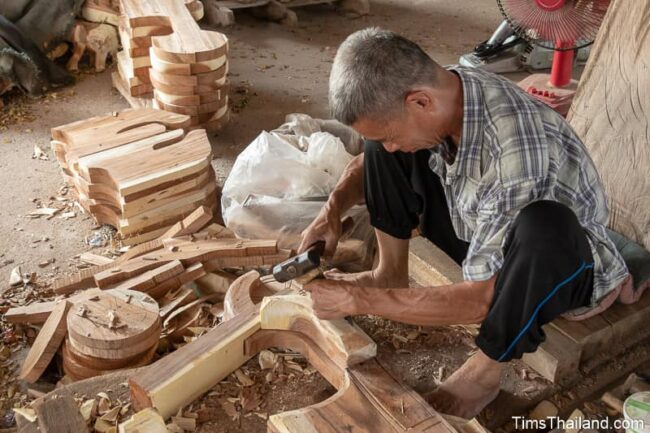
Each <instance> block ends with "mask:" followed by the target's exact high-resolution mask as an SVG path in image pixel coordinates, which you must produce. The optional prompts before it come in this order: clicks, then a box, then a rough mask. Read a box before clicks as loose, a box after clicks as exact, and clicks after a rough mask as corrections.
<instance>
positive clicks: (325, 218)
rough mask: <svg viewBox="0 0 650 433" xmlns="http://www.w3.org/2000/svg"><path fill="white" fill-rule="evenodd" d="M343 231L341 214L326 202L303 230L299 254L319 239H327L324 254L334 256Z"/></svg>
mask: <svg viewBox="0 0 650 433" xmlns="http://www.w3.org/2000/svg"><path fill="white" fill-rule="evenodd" d="M341 231H342V228H341V215H340V214H339V213H338V212H336V211H334V210H333V209H332V208H331V207H330V206H328V205H327V204H326V205H325V206H323V208H322V209H321V211H320V214H318V216H317V217H316V219H315V220H314V221H312V223H311V224H309V227H307V228H306V229H305V231H303V232H302V241H301V242H300V246H299V247H298V254H300V253H302V252H304V251H305V250H306V249H307V248H309V247H311V246H312V245H314V244H315V243H316V242H318V241H325V252H324V254H323V256H324V257H332V256H333V255H334V252H335V251H336V246H337V245H338V243H339V239H340V238H341Z"/></svg>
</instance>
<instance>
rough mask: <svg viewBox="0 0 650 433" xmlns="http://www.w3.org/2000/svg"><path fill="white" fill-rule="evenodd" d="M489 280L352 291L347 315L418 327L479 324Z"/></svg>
mask: <svg viewBox="0 0 650 433" xmlns="http://www.w3.org/2000/svg"><path fill="white" fill-rule="evenodd" d="M490 281H491V280H488V281H485V282H479V283H475V282H467V281H465V282H461V283H457V284H451V285H448V286H439V287H423V288H417V289H408V288H404V289H381V288H363V287H361V288H355V289H351V290H354V295H353V298H354V301H353V307H352V308H353V310H354V311H352V312H351V313H352V314H372V315H375V316H380V317H384V318H386V319H390V320H394V321H396V322H402V323H409V324H412V325H422V326H442V325H463V324H474V323H480V322H482V321H483V319H484V318H485V315H486V314H487V311H488V309H489V306H490V303H491V300H492V294H493V287H494V285H493V281H492V284H490Z"/></svg>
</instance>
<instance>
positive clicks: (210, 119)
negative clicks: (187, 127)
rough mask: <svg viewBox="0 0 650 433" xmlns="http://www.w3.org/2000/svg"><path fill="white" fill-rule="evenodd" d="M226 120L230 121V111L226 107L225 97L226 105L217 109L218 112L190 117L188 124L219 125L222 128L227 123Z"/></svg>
mask: <svg viewBox="0 0 650 433" xmlns="http://www.w3.org/2000/svg"><path fill="white" fill-rule="evenodd" d="M228 119H230V110H229V107H228V97H226V103H225V105H224V106H223V107H221V109H219V111H217V112H215V113H205V114H199V115H198V116H191V120H190V124H191V125H192V126H196V125H205V124H211V125H213V126H216V125H217V124H219V125H220V126H222V125H225V124H226V123H227V122H228Z"/></svg>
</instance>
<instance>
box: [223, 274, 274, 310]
mask: <svg viewBox="0 0 650 433" xmlns="http://www.w3.org/2000/svg"><path fill="white" fill-rule="evenodd" d="M274 293H275V292H274V291H272V290H270V289H269V288H267V287H266V286H265V285H264V284H262V282H261V281H260V274H258V273H257V272H256V271H250V272H248V273H247V274H244V275H242V276H241V277H239V278H237V279H236V280H235V281H233V283H232V284H231V285H230V288H228V291H227V292H226V296H225V298H224V300H223V320H229V319H232V318H233V317H235V316H236V315H237V314H240V313H241V312H242V311H246V310H247V309H250V308H253V307H254V306H255V305H256V304H259V303H260V302H261V301H262V299H263V298H264V297H265V296H270V295H272V294H274Z"/></svg>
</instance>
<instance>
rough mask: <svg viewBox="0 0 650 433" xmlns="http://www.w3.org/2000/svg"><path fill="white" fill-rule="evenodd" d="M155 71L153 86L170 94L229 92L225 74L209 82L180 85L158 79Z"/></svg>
mask: <svg viewBox="0 0 650 433" xmlns="http://www.w3.org/2000/svg"><path fill="white" fill-rule="evenodd" d="M154 74H155V71H154V73H152V74H151V75H150V78H151V83H152V84H153V87H154V88H155V89H157V90H160V91H161V92H165V93H167V94H170V95H179V96H192V95H203V94H210V93H213V92H216V91H220V90H221V91H222V92H224V94H227V93H228V88H229V83H228V80H227V78H226V77H225V76H224V77H223V78H222V79H220V80H216V81H214V82H212V83H208V84H199V85H191V86H179V85H175V84H168V83H164V82H162V81H160V80H158V77H157V76H154Z"/></svg>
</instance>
